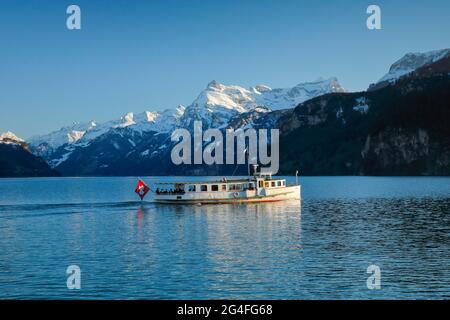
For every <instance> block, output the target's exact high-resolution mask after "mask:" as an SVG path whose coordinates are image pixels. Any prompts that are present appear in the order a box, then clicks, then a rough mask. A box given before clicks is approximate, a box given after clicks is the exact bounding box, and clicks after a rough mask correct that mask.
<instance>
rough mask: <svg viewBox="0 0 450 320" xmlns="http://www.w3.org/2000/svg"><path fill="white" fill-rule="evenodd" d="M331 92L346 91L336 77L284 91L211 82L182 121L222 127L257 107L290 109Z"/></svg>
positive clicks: (186, 124) (188, 124) (190, 106)
mask: <svg viewBox="0 0 450 320" xmlns="http://www.w3.org/2000/svg"><path fill="white" fill-rule="evenodd" d="M331 92H345V89H344V88H343V87H342V86H341V85H340V84H339V82H338V81H337V79H336V78H330V79H319V80H317V81H315V82H306V83H301V84H298V85H296V86H295V87H293V88H287V89H272V88H270V87H268V86H266V85H257V86H254V87H251V88H250V89H245V88H243V87H240V86H237V85H229V86H227V85H224V84H221V83H218V82H217V81H212V82H210V83H209V84H208V86H207V87H206V89H205V90H203V91H202V92H201V93H200V95H199V96H198V97H197V99H195V100H194V102H193V103H192V104H191V105H189V106H188V107H187V108H186V112H185V114H184V116H183V121H182V122H183V124H184V125H185V126H190V124H191V123H192V122H193V121H195V120H202V121H203V122H204V123H205V124H206V125H207V126H209V127H223V126H224V125H226V124H227V123H228V121H229V120H230V119H231V118H232V117H234V116H236V115H237V114H243V113H246V112H249V111H252V110H255V108H257V107H259V106H262V107H267V108H269V109H270V110H280V109H287V108H293V107H295V106H297V105H298V104H300V103H302V102H304V101H306V100H309V99H312V98H315V97H317V96H320V95H323V94H326V93H331Z"/></svg>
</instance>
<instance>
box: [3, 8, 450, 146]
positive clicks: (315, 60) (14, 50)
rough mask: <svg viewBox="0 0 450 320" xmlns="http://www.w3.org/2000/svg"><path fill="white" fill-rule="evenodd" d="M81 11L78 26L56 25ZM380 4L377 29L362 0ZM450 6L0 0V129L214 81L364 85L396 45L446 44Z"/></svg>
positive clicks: (188, 98)
mask: <svg viewBox="0 0 450 320" xmlns="http://www.w3.org/2000/svg"><path fill="white" fill-rule="evenodd" d="M70 4H77V5H79V6H80V7H81V12H82V13H81V14H82V30H79V31H69V30H67V28H66V18H67V14H66V8H67V6H68V5H70ZM370 4H378V5H379V6H380V7H381V9H382V26H383V29H382V30H379V31H370V30H368V29H367V28H366V18H367V14H366V8H367V6H368V5H370ZM449 17H450V2H449V1H447V0H442V1H440V0H434V1H432V0H429V1H403V0H395V1H361V0H353V1H301V0H277V1H276V0H258V1H256V0H227V1H224V0H221V1H219V0H210V1H204V0H183V1H181V0H180V1H175V0H164V1H122V0H120V1H106V0H102V1H99V0H90V1H84V0H83V1H81V0H72V1H65V0H59V1H45V0H40V1H31V0H28V1H22V0H6V1H5V0H2V1H0V41H1V50H0V88H1V89H0V90H1V91H0V131H6V130H11V131H13V132H15V133H16V134H18V135H19V136H22V137H24V138H28V137H29V136H31V135H34V134H42V133H47V132H49V131H52V130H55V129H58V128H60V127H62V126H64V125H69V124H71V123H72V122H74V121H78V122H84V121H89V120H91V119H94V120H97V121H100V122H102V121H106V120H110V119H115V118H118V117H120V116H121V115H123V114H124V113H126V112H128V111H134V112H141V111H144V110H161V109H165V108H173V107H176V106H177V105H178V104H189V103H190V102H192V100H194V99H195V97H196V96H197V95H198V94H199V92H200V91H201V90H203V89H204V88H205V87H206V85H207V83H208V82H210V81H211V80H213V79H215V80H217V81H219V82H222V83H225V84H239V85H242V86H245V87H250V86H253V85H255V84H267V85H269V86H271V87H273V88H275V87H290V86H294V85H295V84H297V83H300V82H304V81H311V80H315V79H317V78H318V77H329V76H336V77H338V79H339V81H340V82H341V83H342V85H343V86H344V87H346V88H347V89H348V90H352V91H356V90H364V89H365V88H367V86H368V85H369V84H370V83H371V82H374V81H376V80H378V79H379V78H380V77H381V76H383V75H384V74H385V73H386V72H387V69H388V67H389V65H390V64H391V63H392V62H394V61H395V60H397V59H398V58H400V57H401V56H403V55H404V54H405V53H407V52H416V51H429V50H434V49H441V48H447V47H450V32H449V30H450V18H449Z"/></svg>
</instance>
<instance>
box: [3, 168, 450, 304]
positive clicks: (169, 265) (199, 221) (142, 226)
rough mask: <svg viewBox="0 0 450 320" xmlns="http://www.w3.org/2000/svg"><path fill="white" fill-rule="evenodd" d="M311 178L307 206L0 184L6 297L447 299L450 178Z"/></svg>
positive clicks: (65, 184) (35, 182)
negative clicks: (154, 199)
mask: <svg viewBox="0 0 450 320" xmlns="http://www.w3.org/2000/svg"><path fill="white" fill-rule="evenodd" d="M197 179H200V178H197ZM288 179H289V180H290V181H293V180H294V179H293V178H288ZM144 180H145V181H146V182H147V183H149V184H151V183H153V182H154V181H157V180H159V181H166V180H173V179H170V178H155V177H150V178H144ZM300 181H301V184H302V197H303V200H302V203H301V205H300V203H299V202H280V203H273V204H249V205H204V206H172V205H157V204H154V203H151V202H150V201H151V195H150V197H148V199H146V200H149V201H148V202H144V203H141V202H139V201H136V199H137V197H136V195H135V194H134V188H135V185H136V179H135V178H42V179H1V180H0V298H1V299H5V298H19V299H22V298H26V299H30V298H31V299H100V298H101V299H103V298H108V299H119V298H120V299H224V298H233V299H359V298H361V299H418V298H424V299H444V298H446V299H449V298H450V178H382V177H380V178H375V177H303V178H301V179H300ZM69 265H78V266H79V267H80V268H81V289H80V290H68V289H67V286H66V280H67V275H66V268H67V267H68V266H69ZM369 265H377V266H379V268H380V270H381V289H379V290H369V289H368V288H367V284H366V281H367V278H368V277H369V276H370V274H368V273H367V267H368V266H369Z"/></svg>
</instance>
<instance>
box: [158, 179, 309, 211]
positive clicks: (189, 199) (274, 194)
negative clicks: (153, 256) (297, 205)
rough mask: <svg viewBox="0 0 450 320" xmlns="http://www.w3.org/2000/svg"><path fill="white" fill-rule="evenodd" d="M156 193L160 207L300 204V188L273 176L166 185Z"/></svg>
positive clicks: (169, 183) (167, 183) (170, 183)
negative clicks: (173, 205)
mask: <svg viewBox="0 0 450 320" xmlns="http://www.w3.org/2000/svg"><path fill="white" fill-rule="evenodd" d="M159 184H161V185H163V186H164V187H163V188H161V189H160V188H158V189H156V191H155V198H154V201H155V202H157V203H172V204H173V203H177V204H225V203H254V202H276V201H284V200H301V195H300V191H301V190H300V188H301V187H300V185H299V184H298V182H297V177H296V183H295V184H293V185H287V183H286V179H281V178H280V179H279V178H274V177H272V174H271V173H261V172H260V173H255V174H254V175H253V176H249V177H248V178H244V179H242V178H241V179H229V180H228V179H226V178H224V179H221V180H216V181H203V182H202V181H191V182H165V183H159Z"/></svg>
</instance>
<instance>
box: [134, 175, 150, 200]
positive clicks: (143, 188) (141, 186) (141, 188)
mask: <svg viewBox="0 0 450 320" xmlns="http://www.w3.org/2000/svg"><path fill="white" fill-rule="evenodd" d="M149 190H150V188H149V187H148V186H147V185H146V184H145V183H144V181H142V180H141V179H138V185H137V187H136V190H134V192H136V193H137V194H138V196H139V197H140V198H141V200H144V197H145V195H146V194H147V192H148V191H149Z"/></svg>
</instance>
